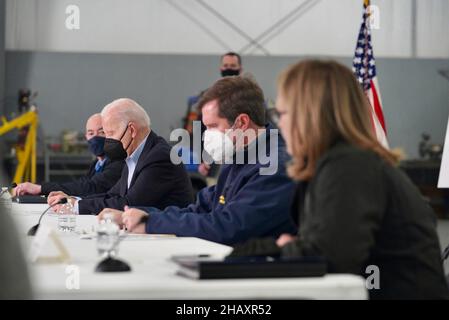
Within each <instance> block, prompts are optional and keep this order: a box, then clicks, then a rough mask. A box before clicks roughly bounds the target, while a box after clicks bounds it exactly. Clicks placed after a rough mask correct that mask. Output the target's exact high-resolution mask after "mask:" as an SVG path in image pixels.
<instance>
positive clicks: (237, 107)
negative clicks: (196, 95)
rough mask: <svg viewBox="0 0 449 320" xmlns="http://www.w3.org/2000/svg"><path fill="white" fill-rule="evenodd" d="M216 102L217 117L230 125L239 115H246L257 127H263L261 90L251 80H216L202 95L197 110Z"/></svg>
mask: <svg viewBox="0 0 449 320" xmlns="http://www.w3.org/2000/svg"><path fill="white" fill-rule="evenodd" d="M214 100H217V102H218V115H219V116H220V117H222V118H226V119H227V120H228V122H229V124H230V125H232V124H233V123H234V121H235V119H236V118H237V117H238V116H239V114H242V113H246V114H247V115H248V116H249V118H250V119H251V120H252V121H253V122H254V123H255V124H256V125H258V126H264V125H265V100H264V96H263V92H262V89H261V88H260V87H259V85H258V84H257V83H256V82H255V81H254V80H252V79H249V78H245V77H241V76H234V77H225V78H223V79H220V80H218V81H217V82H215V83H214V85H213V86H212V87H210V88H209V89H208V90H206V92H204V94H203V95H202V97H201V99H200V101H199V102H198V108H199V110H201V109H202V108H203V106H204V105H205V104H206V103H208V102H211V101H214Z"/></svg>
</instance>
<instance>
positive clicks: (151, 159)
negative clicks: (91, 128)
mask: <svg viewBox="0 0 449 320" xmlns="http://www.w3.org/2000/svg"><path fill="white" fill-rule="evenodd" d="M101 117H102V120H103V128H104V131H105V134H106V141H105V145H104V151H105V154H106V156H107V157H108V158H110V159H112V160H125V159H126V160H125V162H126V166H125V167H124V169H123V171H122V174H121V177H120V179H119V181H118V182H117V183H116V184H115V185H114V186H113V187H112V189H110V190H109V191H108V192H107V193H105V194H96V195H91V196H88V197H85V198H82V199H75V198H72V197H69V201H71V202H72V203H73V205H74V209H75V211H77V212H78V213H80V214H98V213H99V212H100V211H101V210H103V209H104V208H114V209H120V210H123V208H124V207H125V206H126V205H129V206H152V207H156V208H159V209H164V208H165V207H167V206H170V205H177V206H186V205H188V204H190V203H191V202H192V201H193V196H192V186H191V183H190V179H189V177H188V175H187V172H186V170H185V168H184V165H183V164H182V163H181V164H173V163H172V162H171V161H170V150H171V148H170V146H169V145H168V143H167V142H166V141H165V140H164V139H163V138H162V137H159V136H158V135H157V134H156V133H155V132H154V131H153V130H151V127H150V125H151V123H150V117H149V116H148V114H147V113H146V111H145V110H144V109H143V108H142V107H141V106H140V105H139V104H138V103H137V102H135V101H134V100H131V99H127V98H123V99H118V100H115V101H113V102H111V103H110V104H108V105H107V106H105V107H104V109H103V111H102V112H101ZM64 197H68V195H66V194H64V193H58V194H54V195H52V196H50V197H49V198H48V203H49V204H50V205H53V204H55V203H57V202H58V201H59V200H60V199H61V198H64ZM58 206H59V205H57V206H55V211H57V210H58V209H59V208H58Z"/></svg>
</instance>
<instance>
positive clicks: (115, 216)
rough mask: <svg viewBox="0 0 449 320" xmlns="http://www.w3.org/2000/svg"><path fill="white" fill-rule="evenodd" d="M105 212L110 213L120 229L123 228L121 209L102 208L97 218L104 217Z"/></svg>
mask: <svg viewBox="0 0 449 320" xmlns="http://www.w3.org/2000/svg"><path fill="white" fill-rule="evenodd" d="M106 214H110V215H112V218H113V220H114V222H115V223H117V224H118V226H119V227H120V229H122V228H123V211H120V210H115V209H110V208H106V209H103V210H102V211H101V212H100V213H99V214H98V216H97V218H98V220H102V219H104V217H105V215H106Z"/></svg>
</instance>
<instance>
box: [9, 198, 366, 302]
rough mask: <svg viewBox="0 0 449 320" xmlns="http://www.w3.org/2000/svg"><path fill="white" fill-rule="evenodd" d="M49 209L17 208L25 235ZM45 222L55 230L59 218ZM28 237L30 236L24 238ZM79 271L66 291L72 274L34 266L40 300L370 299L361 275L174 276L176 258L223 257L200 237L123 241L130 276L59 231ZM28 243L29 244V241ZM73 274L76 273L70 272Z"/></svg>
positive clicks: (81, 222)
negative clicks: (105, 268) (109, 268)
mask: <svg viewBox="0 0 449 320" xmlns="http://www.w3.org/2000/svg"><path fill="white" fill-rule="evenodd" d="M45 208H46V206H45V205H25V204H20V205H19V204H14V205H13V210H12V214H13V216H14V217H15V220H16V222H17V224H18V230H19V232H20V233H21V234H24V235H25V234H26V231H27V230H28V229H29V228H30V227H31V226H32V225H33V224H35V223H36V222H37V219H38V217H39V213H40V212H42V211H43V210H44V209H45ZM43 223H45V224H49V225H51V226H54V227H56V223H57V218H56V216H55V215H48V216H45V217H44V219H43ZM95 223H96V217H94V216H78V217H77V228H90V227H91V226H92V225H93V224H95ZM24 238H26V237H25V236H24ZM61 239H62V241H63V243H64V245H65V246H66V247H67V249H68V251H69V252H70V255H71V264H72V265H75V266H77V267H78V268H79V272H80V273H79V274H80V278H79V279H80V281H79V283H80V288H79V289H72V290H70V289H67V287H66V280H67V279H68V278H70V277H71V276H73V273H72V274H68V273H66V271H70V268H68V269H66V268H67V265H63V264H37V265H36V264H33V265H31V266H30V271H31V273H32V279H33V282H34V287H35V293H36V296H37V298H39V299H301V298H305V299H366V298H367V291H366V289H365V281H364V279H363V278H362V277H358V276H355V275H344V274H342V275H327V276H325V277H318V278H284V279H247V280H246V279H244V280H241V279H239V280H200V281H198V280H191V279H187V278H183V277H180V276H177V275H175V272H176V269H177V266H176V264H175V263H173V262H171V261H169V257H170V256H172V255H174V254H211V255H213V256H217V257H222V256H224V255H226V254H228V253H229V252H230V250H231V248H230V247H228V246H224V245H221V244H217V243H213V242H209V241H205V240H201V239H197V238H155V237H153V238H148V237H145V238H144V239H143V238H137V237H136V238H129V239H125V240H123V241H122V242H121V244H120V247H119V255H118V257H119V258H120V259H122V260H125V261H126V262H128V263H129V264H130V265H131V268H132V272H126V273H95V272H94V268H95V266H96V264H97V263H98V261H100V258H99V257H98V255H97V252H96V242H95V240H83V239H80V237H79V235H77V234H74V233H69V234H64V233H61ZM29 242H30V240H29V239H27V240H26V241H25V243H29ZM72 272H73V270H72Z"/></svg>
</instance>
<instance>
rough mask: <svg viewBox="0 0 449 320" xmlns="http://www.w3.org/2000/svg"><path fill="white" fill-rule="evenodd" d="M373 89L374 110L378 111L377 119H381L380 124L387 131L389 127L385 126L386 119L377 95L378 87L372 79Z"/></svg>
mask: <svg viewBox="0 0 449 320" xmlns="http://www.w3.org/2000/svg"><path fill="white" fill-rule="evenodd" d="M371 90H372V91H373V106H374V112H375V113H376V116H377V119H379V122H380V125H381V126H382V129H383V130H384V132H385V133H387V129H386V128H385V119H384V114H383V112H382V106H381V104H380V101H379V96H378V95H377V89H376V86H375V84H374V82H373V81H371Z"/></svg>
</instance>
